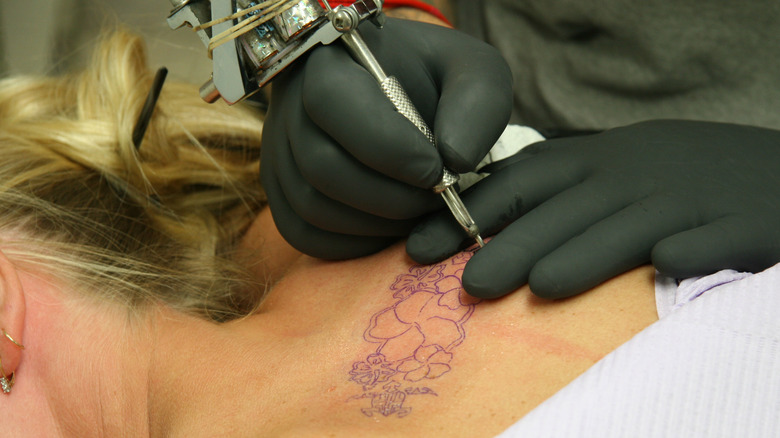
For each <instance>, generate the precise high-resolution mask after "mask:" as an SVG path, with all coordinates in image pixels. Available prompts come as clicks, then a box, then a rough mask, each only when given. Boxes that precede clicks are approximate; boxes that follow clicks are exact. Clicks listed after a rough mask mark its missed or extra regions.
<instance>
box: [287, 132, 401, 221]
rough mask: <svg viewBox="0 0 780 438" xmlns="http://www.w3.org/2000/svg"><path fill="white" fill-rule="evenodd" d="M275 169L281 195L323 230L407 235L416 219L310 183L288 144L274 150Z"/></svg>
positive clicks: (304, 219)
mask: <svg viewBox="0 0 780 438" xmlns="http://www.w3.org/2000/svg"><path fill="white" fill-rule="evenodd" d="M272 162H273V165H274V173H275V175H276V179H277V183H278V185H279V187H280V188H281V190H282V196H283V197H284V198H285V199H286V200H287V203H288V204H289V207H290V208H291V209H292V211H294V212H295V214H296V216H298V217H300V218H301V219H302V220H303V221H305V222H308V223H309V224H312V225H314V226H316V227H317V228H320V229H322V230H326V231H331V232H334V233H344V234H352V235H359V236H405V235H406V234H407V233H408V232H409V231H410V230H411V229H412V227H413V226H414V224H415V221H413V220H412V219H407V220H403V221H401V220H391V219H387V218H384V217H380V216H375V215H372V214H369V213H366V212H364V211H360V210H357V209H355V208H353V207H350V206H348V205H345V204H342V203H340V202H338V201H336V200H333V199H331V198H329V197H327V196H325V195H323V194H322V193H320V192H319V191H318V190H317V189H315V188H314V187H312V186H311V184H309V183H308V181H306V179H305V178H304V177H303V175H302V174H301V172H300V170H299V168H298V163H296V161H295V159H294V158H293V155H292V152H291V151H290V149H289V148H285V147H277V148H275V149H274V151H273V159H272Z"/></svg>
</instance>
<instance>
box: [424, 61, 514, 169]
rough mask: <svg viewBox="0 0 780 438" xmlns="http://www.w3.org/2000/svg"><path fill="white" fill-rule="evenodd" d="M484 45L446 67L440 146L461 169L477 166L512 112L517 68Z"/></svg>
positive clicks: (437, 124) (440, 109)
mask: <svg viewBox="0 0 780 438" xmlns="http://www.w3.org/2000/svg"><path fill="white" fill-rule="evenodd" d="M480 49H481V50H476V49H475V50H472V51H471V52H470V54H469V58H471V59H469V60H468V61H467V62H460V63H459V64H458V65H457V66H451V67H450V68H446V69H443V72H444V77H443V78H442V79H441V82H442V87H441V98H440V99H439V105H438V108H437V110H436V122H435V123H434V127H435V130H434V131H435V133H436V146H437V148H438V149H439V153H440V154H441V156H442V159H443V160H444V164H445V165H446V166H447V167H448V168H450V169H452V170H454V171H456V172H459V173H465V172H470V171H473V170H474V168H475V167H476V166H477V164H479V162H480V161H481V160H482V158H484V156H485V155H486V154H487V153H488V151H489V150H490V148H491V147H493V145H494V144H495V142H496V141H497V140H498V138H499V137H500V136H501V133H502V132H503V131H504V128H505V127H506V125H507V123H508V122H509V116H510V115H511V113H512V95H513V94H512V73H511V71H510V70H509V67H508V66H507V64H506V62H505V61H504V59H503V58H502V57H501V56H500V55H499V54H498V51H496V50H495V49H494V48H493V47H491V46H487V47H481V48H480ZM454 61H462V60H460V59H456V60H450V62H451V63H452V62H454Z"/></svg>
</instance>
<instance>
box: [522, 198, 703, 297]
mask: <svg viewBox="0 0 780 438" xmlns="http://www.w3.org/2000/svg"><path fill="white" fill-rule="evenodd" d="M697 216H698V215H697V213H696V210H695V208H694V207H693V206H692V205H681V203H680V202H679V200H678V199H674V198H672V197H670V196H663V195H659V196H651V197H649V198H647V199H643V200H640V201H637V202H635V203H633V204H631V205H629V206H628V207H626V208H624V209H623V210H621V211H618V212H617V213H615V214H613V215H611V216H609V217H607V218H605V219H603V220H601V221H599V222H597V223H595V224H594V225H592V226H590V227H589V228H587V229H586V230H585V231H584V232H583V233H582V234H579V235H577V236H575V237H573V238H571V239H570V240H569V241H567V242H566V243H564V244H563V245H561V246H560V247H558V248H557V249H555V250H554V251H552V252H550V253H549V254H547V255H546V256H544V257H543V258H542V259H541V260H539V261H538V262H537V263H536V264H535V265H534V266H533V268H532V269H531V272H530V275H529V279H528V284H529V286H530V287H531V291H532V292H533V293H534V294H536V295H538V296H540V297H542V298H549V299H559V298H566V297H569V296H573V295H577V294H579V293H581V292H584V291H586V290H588V289H591V288H593V287H595V286H597V285H598V284H600V283H602V282H604V281H606V280H608V279H610V278H612V277H614V276H617V275H618V274H621V273H623V272H626V271H628V270H630V269H632V268H635V267H637V266H640V265H642V264H644V263H648V262H649V261H650V252H651V250H652V248H653V246H654V245H655V244H656V243H657V242H659V241H660V240H662V239H664V238H665V237H667V236H670V235H673V234H675V233H678V232H680V231H682V230H687V229H690V228H693V227H695V226H696V224H697V222H696V221H697Z"/></svg>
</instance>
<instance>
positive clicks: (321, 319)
mask: <svg viewBox="0 0 780 438" xmlns="http://www.w3.org/2000/svg"><path fill="white" fill-rule="evenodd" d="M269 223H270V219H269V217H268V215H267V212H264V213H263V214H261V215H260V217H259V218H258V220H257V222H256V223H255V225H254V226H253V228H252V229H251V230H250V232H249V233H248V234H247V237H246V239H245V242H244V250H245V251H246V252H247V254H254V255H256V256H257V260H266V261H269V263H260V264H258V265H256V266H255V269H256V272H257V274H258V276H260V278H262V279H264V280H266V281H269V282H272V283H274V287H273V289H272V290H271V292H270V294H269V296H268V297H267V299H266V300H265V301H264V303H263V305H262V306H261V308H260V309H259V311H258V312H257V313H256V314H255V315H253V316H251V317H248V318H244V319H241V320H237V321H233V322H229V323H225V324H220V325H217V324H213V323H210V322H207V321H203V320H200V319H197V318H194V317H191V316H188V315H184V314H181V313H178V312H175V311H173V310H170V309H168V308H165V307H162V306H160V307H158V308H155V309H152V310H150V311H147V312H144V313H142V314H140V315H139V316H136V317H130V318H128V316H127V314H126V311H125V310H124V309H122V308H119V307H118V306H116V305H114V304H105V303H104V304H97V303H93V302H90V301H85V300H83V299H82V300H79V299H75V298H74V294H73V293H72V292H71V291H68V290H67V288H65V287H63V286H62V285H60V284H58V282H57V281H56V280H55V279H50V278H46V276H45V275H44V274H43V273H40V272H37V273H36V272H27V271H25V270H21V269H19V268H18V267H16V266H14V264H13V263H10V262H7V260H6V259H3V260H4V261H3V263H0V267H3V268H2V270H1V272H0V274H2V277H3V281H4V282H3V288H2V292H0V293H2V299H3V302H4V303H15V304H14V305H13V306H12V307H13V309H11V310H8V306H0V312H2V313H0V321H2V322H3V324H6V323H7V324H10V325H9V326H13V327H14V329H15V330H16V333H22V335H17V340H19V339H18V337H22V339H21V342H22V343H24V344H25V345H26V347H27V348H26V349H25V350H24V351H23V352H20V351H17V352H16V353H14V349H15V348H16V347H14V346H13V345H12V344H11V343H10V342H2V341H0V354H2V358H3V365H4V367H5V370H6V373H10V372H11V371H16V372H17V384H16V386H15V387H14V389H13V393H12V394H10V396H0V409H2V412H4V421H3V424H2V426H0V430H3V436H81V437H88V436H100V435H101V434H103V435H105V436H153V437H157V436H166V437H177V436H187V437H193V436H209V437H211V436H231V437H242V436H247V437H254V436H275V437H277V436H279V437H285V436H294V437H307V436H318V437H319V436H349V435H356V434H365V435H368V436H423V435H424V434H430V435H434V436H442V435H445V436H467V437H474V436H494V435H495V434H497V433H500V432H501V431H502V430H504V429H505V428H506V427H508V426H509V425H511V424H512V423H513V422H515V421H516V420H517V419H519V418H521V417H522V416H523V415H524V414H525V413H527V412H528V411H530V410H531V409H532V408H533V407H535V406H537V405H538V404H539V403H541V402H542V401H544V400H545V399H546V398H548V397H549V396H551V395H552V394H554V393H555V392H556V391H558V390H559V389H560V388H562V387H563V386H565V385H566V384H568V383H569V382H570V381H572V380H573V379H574V378H576V377H577V376H578V375H580V374H581V373H582V372H584V371H585V370H587V369H588V368H589V367H590V366H592V365H593V364H594V363H595V362H596V361H598V360H599V359H600V358H602V357H603V356H605V355H606V354H608V353H609V352H610V351H612V350H614V349H615V348H616V347H617V346H619V345H620V344H622V343H624V342H625V341H627V340H628V339H630V338H631V337H632V336H633V335H634V334H636V333H637V332H639V331H641V330H642V329H643V328H644V327H646V326H647V325H649V324H651V323H653V322H654V321H655V320H656V319H657V317H656V313H655V302H654V293H653V283H652V275H653V274H652V269H651V268H647V267H645V268H640V269H637V270H635V271H632V272H630V273H628V274H625V275H623V276H621V277H618V278H616V279H613V280H611V281H610V282H607V283H606V284H604V285H602V286H600V287H599V288H597V289H594V290H593V291H591V292H589V293H586V294H582V295H579V296H577V297H575V298H571V299H567V300H562V301H556V302H551V301H544V300H542V299H539V298H537V297H535V296H534V295H532V294H531V293H530V292H529V291H528V289H527V288H521V289H519V290H518V291H516V292H515V293H513V294H511V295H509V296H507V297H505V298H502V299H500V300H495V301H484V302H481V303H479V304H476V305H474V306H473V307H470V308H471V309H472V311H473V312H472V313H470V314H469V316H468V318H466V321H465V323H463V324H462V326H461V328H462V329H463V332H464V333H465V338H464V339H461V342H460V343H459V344H457V345H456V346H454V347H453V348H451V349H450V351H449V352H450V354H451V355H450V356H449V361H448V362H447V366H448V367H449V369H448V370H447V371H446V372H445V373H442V374H440V375H433V374H436V373H433V374H431V376H430V378H427V377H426V378H421V379H420V380H417V381H414V382H412V381H402V384H403V386H404V387H407V388H411V389H410V390H409V391H413V390H414V388H417V393H412V394H409V395H407V396H406V399H405V400H404V401H403V403H402V407H403V408H404V409H406V408H411V410H410V411H408V412H406V414H405V415H404V416H402V417H401V416H399V415H398V413H397V412H396V413H391V414H390V415H386V416H385V415H383V414H381V413H377V412H373V413H372V415H371V416H368V415H367V414H366V413H365V411H366V410H369V411H370V410H371V408H372V406H374V405H373V404H372V399H371V398H370V397H369V396H367V395H366V394H370V393H372V392H377V391H380V392H381V387H382V386H383V385H382V384H379V385H376V386H375V387H374V388H373V389H368V390H366V389H365V388H363V386H361V384H359V383H358V382H357V381H355V380H351V376H352V374H350V372H351V371H353V370H354V368H353V367H354V366H355V364H356V363H362V361H364V360H366V359H367V358H368V357H369V356H370V355H371V354H372V353H375V352H376V351H377V345H378V344H377V343H375V342H370V341H369V340H368V339H367V338H366V337H365V334H366V333H367V331H366V329H367V328H369V326H370V325H371V323H372V321H380V320H382V321H385V320H386V319H381V318H379V319H377V318H378V317H377V315H380V314H381V315H384V316H383V318H384V317H387V316H388V315H390V316H392V315H394V313H392V312H385V313H383V310H386V309H388V308H391V306H394V305H397V304H398V302H399V298H397V297H394V296H393V293H394V292H396V293H398V291H399V290H400V289H398V287H397V285H398V284H406V283H404V282H403V281H402V280H405V279H409V278H410V277H409V276H410V275H411V274H412V273H415V272H418V271H415V270H414V269H415V268H414V267H413V266H412V263H411V261H410V260H409V259H408V257H407V256H406V254H405V252H404V248H403V245H401V244H399V245H396V246H393V247H391V248H389V249H387V250H385V251H383V252H381V253H379V254H376V255H374V256H371V257H366V258H362V259H356V260H350V261H344V262H324V261H320V260H314V259H311V258H309V257H305V256H301V255H300V254H298V253H297V252H295V251H294V250H293V249H291V248H289V247H287V246H286V245H285V244H284V242H283V240H282V239H281V238H280V237H279V236H278V234H277V233H276V231H275V229H274V228H273V227H270V226H269ZM270 256H273V258H269V257H270ZM461 257H462V256H461ZM457 260H458V259H457V258H456V259H454V261H452V260H451V261H448V262H446V263H443V264H442V269H441V273H442V275H445V276H447V275H456V274H457V273H458V270H459V269H460V268H459V265H458V264H457V263H455V262H456V261H457ZM272 261H273V262H272ZM447 278H450V279H451V277H447ZM17 280H18V281H17ZM448 281H449V280H448ZM15 284H16V286H15ZM415 284H417V283H415ZM436 284H439V285H442V284H444V283H436ZM447 284H448V285H450V286H451V285H452V284H455V283H447ZM442 287H443V286H442ZM404 290H405V291H407V293H408V292H409V291H411V289H409V288H407V289H404ZM414 293H421V292H414ZM414 296H415V297H418V296H422V295H414ZM410 297H411V295H410ZM455 297H458V293H457V292H456V293H455ZM459 298H460V299H461V301H465V302H470V301H469V300H468V297H467V296H465V295H460V296H459ZM19 303H22V304H19ZM471 303H473V302H471ZM395 309H396V310H395V311H396V312H398V314H400V309H401V307H400V306H398V307H395ZM440 310H441V309H440ZM445 310H446V309H445ZM372 316H373V317H374V318H375V319H372ZM391 319H392V318H391ZM432 327H433V328H428V329H426V330H428V331H427V332H426V336H427V337H428V338H426V339H434V338H437V337H438V338H440V339H443V338H442V337H443V336H445V334H447V333H450V332H449V331H447V328H446V327H444V326H442V328H441V330H439V329H438V327H439V326H438V325H435V324H434V325H433V326H432ZM369 332H370V330H369ZM371 333H376V330H375V331H374V332H371ZM394 339H397V340H398V342H396V344H394V345H395V347H396V350H398V351H402V350H413V349H414V348H416V347H415V345H414V343H413V342H407V341H406V340H405V338H401V337H399V338H394ZM382 351H383V352H389V351H390V349H389V348H388V349H386V350H382ZM407 352H408V353H410V354H412V352H411V351H407ZM389 355H390V353H388V356H389ZM430 357H431V358H432V357H433V356H430ZM6 358H8V360H7V361H6ZM439 362H443V361H441V360H440V361H439ZM431 363H433V361H432V362H431ZM6 364H7V366H6ZM433 369H434V367H433V366H432V365H431V368H430V370H433ZM415 372H419V369H417V370H416V371H415ZM407 376H408V375H407ZM425 388H427V390H426V389H425ZM434 393H435V395H434Z"/></svg>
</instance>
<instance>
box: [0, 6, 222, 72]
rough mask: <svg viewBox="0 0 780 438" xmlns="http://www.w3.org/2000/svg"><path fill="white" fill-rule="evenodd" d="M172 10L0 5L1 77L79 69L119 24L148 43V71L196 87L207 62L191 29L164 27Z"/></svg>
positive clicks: (156, 7) (157, 8) (167, 7)
mask: <svg viewBox="0 0 780 438" xmlns="http://www.w3.org/2000/svg"><path fill="white" fill-rule="evenodd" d="M171 9H172V7H171V4H170V2H169V0H0V43H2V44H0V75H2V76H8V75H15V74H56V73H60V72H66V71H69V70H71V69H74V68H80V67H82V66H83V63H84V62H85V60H86V59H87V57H88V56H89V53H90V50H91V48H92V46H93V44H94V42H95V41H96V39H97V36H98V35H99V34H100V32H101V30H103V29H105V28H106V27H109V28H110V27H112V26H114V25H115V24H116V23H123V24H125V25H126V26H127V27H129V28H131V29H133V30H135V31H136V32H138V33H140V34H141V35H142V36H143V37H144V38H145V39H146V42H147V49H148V54H149V67H150V68H151V69H153V70H154V69H157V68H158V67H162V66H165V67H168V70H169V78H171V79H177V80H184V81H188V82H192V83H195V84H198V85H200V84H202V83H203V82H205V81H206V80H207V79H208V77H209V75H210V73H211V60H209V59H208V58H207V56H206V50H205V48H204V47H203V45H202V43H201V42H200V40H199V39H198V37H197V36H196V35H195V33H194V32H192V31H191V30H190V29H189V28H181V29H178V30H171V29H170V28H169V27H168V24H167V23H166V21H165V19H166V18H167V17H168V14H169V13H170V11H171Z"/></svg>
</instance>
